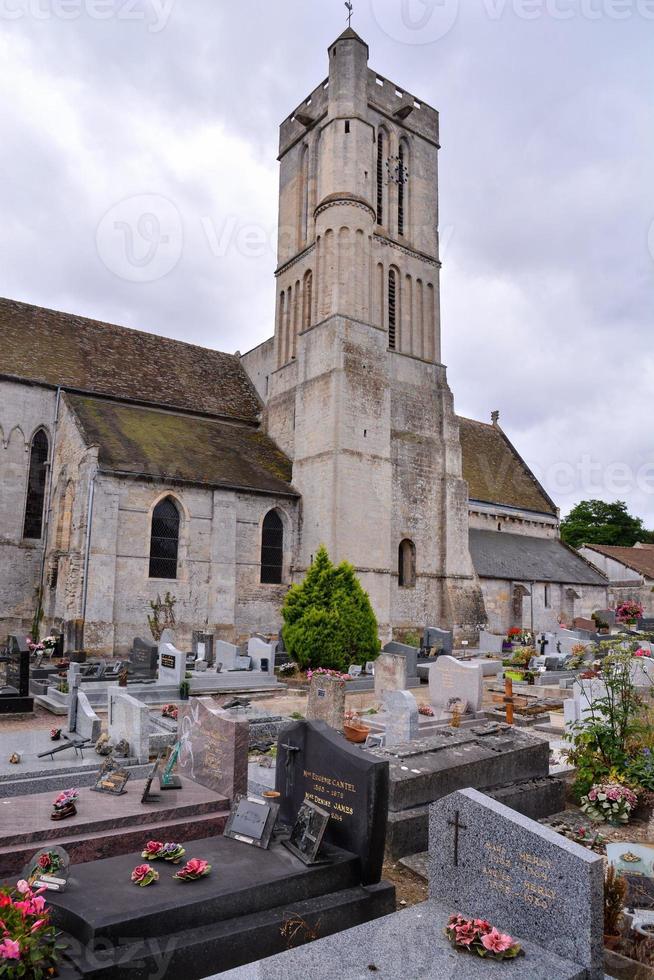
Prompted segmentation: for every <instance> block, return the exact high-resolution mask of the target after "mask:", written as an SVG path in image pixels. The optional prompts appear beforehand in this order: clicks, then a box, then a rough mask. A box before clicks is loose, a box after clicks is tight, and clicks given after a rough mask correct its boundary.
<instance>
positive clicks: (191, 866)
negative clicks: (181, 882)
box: [184, 858, 209, 875]
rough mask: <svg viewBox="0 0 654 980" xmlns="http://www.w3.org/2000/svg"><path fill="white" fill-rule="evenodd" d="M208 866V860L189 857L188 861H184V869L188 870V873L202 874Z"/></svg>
mask: <svg viewBox="0 0 654 980" xmlns="http://www.w3.org/2000/svg"><path fill="white" fill-rule="evenodd" d="M208 867H209V862H208V861H201V860H200V859H199V858H191V860H190V861H187V862H186V867H185V868H184V870H185V871H188V873H189V874H192V875H199V874H202V872H203V871H206V870H207V868H208Z"/></svg>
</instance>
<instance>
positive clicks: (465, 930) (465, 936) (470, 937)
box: [454, 922, 479, 946]
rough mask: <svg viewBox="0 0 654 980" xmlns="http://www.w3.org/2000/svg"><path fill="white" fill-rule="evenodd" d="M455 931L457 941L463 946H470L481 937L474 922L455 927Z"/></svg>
mask: <svg viewBox="0 0 654 980" xmlns="http://www.w3.org/2000/svg"><path fill="white" fill-rule="evenodd" d="M454 931H455V933H456V941H457V943H460V945H461V946H470V944H471V943H474V941H475V939H476V938H477V936H478V935H479V930H478V929H476V928H475V925H474V923H472V922H465V923H464V924H463V925H462V926H455V927H454Z"/></svg>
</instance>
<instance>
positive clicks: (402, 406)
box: [267, 27, 480, 634]
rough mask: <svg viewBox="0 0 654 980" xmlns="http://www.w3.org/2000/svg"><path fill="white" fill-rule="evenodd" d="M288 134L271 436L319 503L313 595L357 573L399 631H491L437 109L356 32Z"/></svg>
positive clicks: (312, 538)
mask: <svg viewBox="0 0 654 980" xmlns="http://www.w3.org/2000/svg"><path fill="white" fill-rule="evenodd" d="M328 54H329V77H328V78H327V79H326V80H325V81H324V82H322V83H321V84H320V85H319V86H318V87H317V88H316V89H315V91H313V92H312V93H311V95H309V96H308V98H306V99H305V100H304V101H303V103H302V104H301V105H300V106H299V107H298V108H297V109H296V110H295V111H294V112H293V113H292V114H291V115H290V116H289V117H288V118H287V119H285V120H284V122H283V123H282V125H281V130H280V155H279V159H280V205H279V244H278V268H277V272H276V278H277V305H276V320H275V343H274V359H275V363H274V368H273V371H272V373H271V375H270V380H269V391H268V399H267V426H268V431H269V433H270V435H271V436H272V437H273V438H274V439H275V440H276V441H277V443H278V444H279V445H280V447H281V448H282V449H283V450H284V451H285V452H286V453H287V454H288V455H289V456H290V457H291V459H292V460H293V484H294V486H295V487H296V488H297V489H298V490H299V491H300V492H301V494H302V524H301V528H300V546H299V556H298V557H299V560H298V564H297V568H296V569H295V577H296V579H297V580H300V579H301V578H302V577H303V575H304V572H305V570H306V568H307V567H308V565H309V564H310V563H311V560H312V557H313V555H315V553H316V551H317V549H318V547H319V546H320V544H325V545H326V546H327V548H328V550H329V552H330V555H331V557H332V558H333V559H334V560H335V561H341V560H344V559H346V560H348V561H350V562H351V563H352V564H353V565H354V566H355V568H356V570H357V573H358V574H359V576H360V578H361V580H362V582H363V585H364V587H365V588H366V590H367V591H368V592H369V594H370V597H371V599H372V602H373V606H374V608H375V612H376V614H377V617H378V620H379V622H380V625H381V627H382V629H383V630H384V631H385V632H386V633H387V634H388V633H390V631H391V630H392V628H400V627H403V626H404V627H413V628H415V627H416V626H418V625H420V624H422V625H427V624H438V625H442V624H444V623H447V622H449V623H455V622H456V623H463V622H473V621H477V619H475V618H474V617H476V616H477V615H478V609H477V608H476V604H477V600H478V596H479V595H480V591H479V588H478V583H477V582H476V579H475V576H474V571H473V568H472V562H471V560H470V555H469V552H468V540H467V534H468V518H467V488H466V485H465V483H464V482H463V480H462V478H461V449H460V443H459V432H458V423H457V420H456V417H455V415H454V409H453V400H452V395H451V392H450V390H449V387H448V385H447V379H446V372H445V368H444V367H443V365H442V364H441V363H440V360H441V347H440V304H439V295H440V261H439V247H438V150H439V145H438V130H439V119H438V113H437V112H436V110H434V109H432V108H430V107H429V106H428V105H426V104H425V103H424V102H422V100H419V99H417V98H416V97H414V96H413V95H410V94H409V93H408V92H406V91H405V90H404V89H401V88H400V87H399V86H397V85H395V84H394V83H392V82H390V81H389V80H388V79H386V78H384V77H382V76H381V75H378V74H377V73H376V72H374V71H373V70H371V69H370V68H369V66H368V58H369V50H368V46H367V44H366V43H365V42H364V41H363V40H362V39H361V38H360V37H359V36H358V34H357V33H356V32H355V31H354V30H352V28H351V27H350V28H348V29H347V30H346V31H345V32H344V33H343V34H342V35H341V36H340V37H339V38H338V39H337V40H336V41H334V43H333V44H332V45H331V46H330V47H329V51H328Z"/></svg>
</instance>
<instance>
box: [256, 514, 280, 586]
mask: <svg viewBox="0 0 654 980" xmlns="http://www.w3.org/2000/svg"><path fill="white" fill-rule="evenodd" d="M283 568H284V525H283V524H282V519H281V517H280V516H279V514H278V513H277V511H276V510H270V511H268V513H267V514H266V516H265V517H264V519H263V527H262V529H261V581H262V583H263V584H264V585H281V583H282V572H283Z"/></svg>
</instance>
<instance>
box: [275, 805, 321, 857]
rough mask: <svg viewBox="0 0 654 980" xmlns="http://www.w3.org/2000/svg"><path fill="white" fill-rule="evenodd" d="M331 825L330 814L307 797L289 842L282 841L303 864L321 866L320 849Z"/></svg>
mask: <svg viewBox="0 0 654 980" xmlns="http://www.w3.org/2000/svg"><path fill="white" fill-rule="evenodd" d="M328 823H329V813H328V811H327V810H323V808H322V807H321V806H317V805H316V804H315V803H312V802H311V800H309V799H307V798H306V797H305V800H304V803H303V804H302V806H301V807H300V809H299V811H298V815H297V818H296V820H295V823H294V824H293V829H292V830H291V836H290V837H289V838H288V840H285V841H282V843H283V845H284V847H286V848H287V849H288V850H289V851H290V852H291V854H294V855H295V857H297V858H299V859H300V861H302V863H303V864H307V865H309V864H321V863H322V862H321V861H320V858H319V857H318V855H319V853H320V847H321V845H322V839H323V837H324V836H325V831H326V830H327V824H328Z"/></svg>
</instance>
